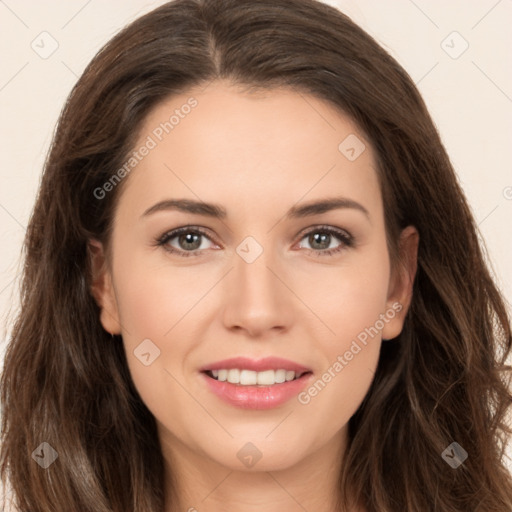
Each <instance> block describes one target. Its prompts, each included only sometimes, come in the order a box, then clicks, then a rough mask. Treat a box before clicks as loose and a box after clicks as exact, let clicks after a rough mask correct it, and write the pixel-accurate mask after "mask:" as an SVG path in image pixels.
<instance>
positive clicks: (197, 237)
mask: <svg viewBox="0 0 512 512" xmlns="http://www.w3.org/2000/svg"><path fill="white" fill-rule="evenodd" d="M201 238H203V239H207V240H210V238H209V237H208V236H207V234H206V232H205V231H204V230H202V229H201V228H197V227H191V226H184V227H181V228H177V229H174V230H172V231H169V232H167V233H164V234H163V235H162V236H161V237H160V238H158V239H157V240H156V245H158V246H162V247H163V248H164V249H165V250H166V251H169V252H171V253H175V254H179V255H180V256H185V257H187V256H199V255H200V254H201V253H200V251H202V250H203V249H208V247H205V246H204V245H203V243H202V240H201ZM174 239H176V241H175V242H174V244H173V243H172V241H173V240H174ZM210 241H211V240H210ZM176 245H177V246H178V247H176Z"/></svg>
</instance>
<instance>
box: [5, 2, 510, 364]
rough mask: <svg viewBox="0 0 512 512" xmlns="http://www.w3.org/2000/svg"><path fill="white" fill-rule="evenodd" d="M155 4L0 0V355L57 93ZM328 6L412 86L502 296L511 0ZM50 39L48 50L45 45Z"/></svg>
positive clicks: (506, 261)
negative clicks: (377, 46) (376, 45)
mask: <svg viewBox="0 0 512 512" xmlns="http://www.w3.org/2000/svg"><path fill="white" fill-rule="evenodd" d="M162 3H164V2H163V1H153V2H151V1H147V0H122V1H121V0H110V1H108V2H107V1H99V0H89V1H87V0H68V1H66V2H64V1H58V0H47V1H45V2H37V1H35V0H33V1H28V0H17V1H16V0H5V1H0V26H1V27H2V30H1V31H0V51H1V63H2V65H1V68H0V111H1V114H2V117H1V119H2V122H1V126H0V130H1V133H0V141H1V143H2V152H1V156H2V159H1V166H0V183H1V187H0V246H1V254H0V321H1V324H2V330H1V331H0V357H1V356H3V352H4V346H5V340H6V339H7V338H8V331H9V322H10V319H12V316H13V315H14V314H15V313H16V311H17V297H16V292H17V287H16V285H17V278H18V276H19V270H20V268H21V267H20V262H19V255H20V249H21V243H22V239H23V235H24V232H25V226H26V225H27V222H28V218H29V215H30V211H31V208H32V206H33V202H34V198H35V194H36V191H37V187H38V182H39V177H40V173H41V169H42V164H43V161H44V158H45V154H46V151H47V149H48V146H49V143H50V140H51V136H52V132H53V128H54V125H55V123H56V120H57V117H58V115H59V112H60V110H61V108H62V106H63V104H64V101H65V99H66V97H67V95H68V93H69V92H70V90H71V87H72V86H73V85H74V83H75V82H76V80H77V78H78V77H79V76H80V74H81V73H82V71H83V69H84V67H85V66H86V64H87V63H88V62H89V61H90V60H91V58H92V57H93V56H94V54H95V53H96V52H97V51H98V50H99V49H100V47H101V46H102V45H103V44H104V43H105V42H106V41H107V40H108V39H110V38H111V37H112V36H113V35H114V34H115V33H116V32H117V31H118V30H119V29H120V28H121V27H123V26H124V25H125V24H127V23H128V22H130V21H132V20H134V19H135V18H137V17H138V16H140V15H141V14H143V13H145V12H148V11H150V10H151V9H153V8H154V7H156V6H158V5H161V4H162ZM326 3H329V4H330V5H333V6H336V7H339V8H340V9H341V10H342V11H344V12H345V13H346V14H348V15H349V16H351V17H352V18H353V19H354V21H356V22H357V23H358V24H359V25H361V26H362V27H363V28H364V29H365V30H366V31H367V32H369V33H370V34H371V35H373V36H374V37H375V38H376V39H377V41H379V42H380V43H381V44H382V45H383V46H384V47H385V48H386V49H387V50H388V51H389V52H390V53H391V54H392V55H393V56H394V57H395V58H396V59H397V60H398V61H399V62H400V63H401V64H402V65H403V66H404V67H405V69H406V70H407V71H408V72H409V74H410V75H411V77H412V79H413V80H414V81H415V82H416V84H417V85H418V87H419V89H420V91H421V93H422V94H423V96H424V98H425V100H426V103H427V105H428V106H429V108H430V111H431V113H432V116H433V118H434V120H435V122H436V124H437V126H438V129H439V131H440V133H441V136H442V138H443V141H444V143H445V145H446V147H447V149H448V152H449V153H450V155H451V157H452V161H453V163H454V166H455V169H456V171H457V173H458V175H459V178H460V180H461V183H462V185H463V187H464V190H465V191H466V194H467V196H468V199H469V201H470V204H471V205H472V209H473V212H474V216H475V218H476V220H477V223H478V224H479V227H480V230H481V234H482V237H483V240H484V241H485V243H486V245H487V247H488V253H489V259H490V262H491V264H492V266H493V268H494V271H495V275H496V281H497V283H498V285H499V286H500V288H501V289H502V290H503V292H504V294H505V296H506V298H507V299H508V302H509V303H510V302H511V301H512V265H511V263H510V255H511V254H512V240H511V235H510V233H511V228H510V224H511V222H510V221H511V218H512V172H511V171H512V152H511V151H510V146H511V144H512V115H511V114H512V66H511V49H512V30H511V29H510V25H511V21H512V0H471V1H468V0H451V1H450V2H446V1H444V0H430V1H427V0H415V1H413V0H393V1H382V0H358V1H357V2H356V1H355V0H353V1H349V0H346V1H345V0H339V1H334V0H331V1H327V2H326ZM42 32H47V34H43V35H41V33H42ZM453 32H456V34H454V33H453ZM57 45H58V47H57ZM466 46H467V49H465V48H466ZM53 47H56V50H55V51H54V53H52V54H51V55H47V54H45V52H46V53H49V52H50V51H51V50H52V49H53ZM463 50H465V51H464V52H463V53H462V51H463ZM43 57H45V58H43ZM9 313H10V315H9ZM0 364H1V363H0Z"/></svg>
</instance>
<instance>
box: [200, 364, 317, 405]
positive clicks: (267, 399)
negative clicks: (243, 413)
mask: <svg viewBox="0 0 512 512" xmlns="http://www.w3.org/2000/svg"><path fill="white" fill-rule="evenodd" d="M202 376H203V378H204V379H206V384H207V385H208V386H209V388H210V390H211V391H212V392H213V393H214V394H215V395H217V396H218V397H219V398H221V399H222V400H224V401H225V402H227V403H228V404H230V405H234V406H235V407H239V408H241V409H259V410H263V409H273V408H274V407H279V406H280V405H282V404H284V403H285V402H287V401H288V400H290V399H291V398H293V397H294V396H296V395H298V394H299V393H300V392H301V391H302V390H303V389H304V388H305V387H306V385H307V384H308V382H309V381H310V380H311V377H312V376H313V374H312V373H307V374H305V375H303V376H302V377H299V378H298V379H295V380H291V381H289V382H283V383H281V384H273V385H272V386H240V385H237V384H231V382H227V381H223V382H221V381H218V380H215V379H212V378H211V377H209V376H208V375H207V374H206V373H202Z"/></svg>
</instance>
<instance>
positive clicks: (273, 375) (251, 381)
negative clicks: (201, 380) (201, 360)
mask: <svg viewBox="0 0 512 512" xmlns="http://www.w3.org/2000/svg"><path fill="white" fill-rule="evenodd" d="M203 373H204V374H206V375H207V376H208V377H209V378H211V379H213V380H216V381H218V382H228V383H230V384H235V385H238V386H256V387H265V386H274V385H276V384H283V383H285V382H291V381H295V380H298V379H300V378H302V377H304V376H306V375H309V374H311V373H312V372H311V371H309V370H298V371H294V370H285V369H284V368H279V369H277V370H264V371H254V370H247V369H242V368H220V369H216V370H205V371H203Z"/></svg>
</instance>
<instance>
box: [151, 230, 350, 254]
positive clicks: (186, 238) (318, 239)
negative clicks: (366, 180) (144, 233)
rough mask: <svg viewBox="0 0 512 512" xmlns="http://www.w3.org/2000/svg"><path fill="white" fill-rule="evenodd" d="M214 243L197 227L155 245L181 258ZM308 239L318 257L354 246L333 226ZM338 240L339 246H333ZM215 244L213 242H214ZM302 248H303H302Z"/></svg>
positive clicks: (172, 234) (314, 232)
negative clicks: (205, 243) (206, 243)
mask: <svg viewBox="0 0 512 512" xmlns="http://www.w3.org/2000/svg"><path fill="white" fill-rule="evenodd" d="M205 239H206V240H209V241H210V242H212V240H211V238H210V237H209V236H208V234H207V232H206V231H205V230H203V229H202V228H199V227H195V226H183V227H180V228H177V229H173V230H172V231H168V232H167V233H164V234H163V235H162V236H161V237H159V238H158V239H157V240H156V241H155V245H157V246H161V247H163V248H164V249H165V250H166V251H168V252H170V253H173V254H177V255H179V256H184V257H188V256H200V255H201V253H202V251H203V250H206V249H209V248H211V247H208V246H206V247H205V246H204V244H203V242H204V240H205ZM304 239H307V243H309V244H310V246H311V247H312V248H311V249H307V248H306V250H308V251H310V252H311V251H312V252H314V253H316V254H317V255H318V256H329V255H332V254H335V253H338V252H340V251H342V250H343V249H345V248H347V247H352V246H353V245H354V238H353V236H352V235H351V234H350V233H348V232H347V231H345V230H342V229H338V228H334V227H331V226H317V227H315V228H313V229H310V230H309V231H307V232H305V233H303V234H302V237H301V238H300V241H302V240H304ZM335 239H337V240H338V242H339V244H338V245H337V246H334V247H333V246H332V242H333V241H334V240H335ZM212 243H213V242H212ZM300 248H303V247H302V246H300Z"/></svg>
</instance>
